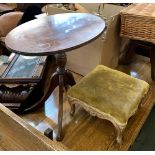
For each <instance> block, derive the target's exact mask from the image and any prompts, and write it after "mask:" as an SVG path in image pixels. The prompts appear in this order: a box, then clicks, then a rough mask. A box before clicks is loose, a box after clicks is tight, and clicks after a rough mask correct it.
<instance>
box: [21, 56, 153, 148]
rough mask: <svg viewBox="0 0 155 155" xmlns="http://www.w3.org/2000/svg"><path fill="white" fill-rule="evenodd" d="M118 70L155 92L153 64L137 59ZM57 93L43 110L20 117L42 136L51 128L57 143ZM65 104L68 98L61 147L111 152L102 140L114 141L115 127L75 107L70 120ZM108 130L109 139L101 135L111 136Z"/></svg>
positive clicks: (141, 58) (78, 77) (146, 59)
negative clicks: (151, 66)
mask: <svg viewBox="0 0 155 155" xmlns="http://www.w3.org/2000/svg"><path fill="white" fill-rule="evenodd" d="M117 69H118V70H121V71H123V72H125V73H127V74H129V75H131V76H134V77H137V78H139V79H143V80H145V81H147V82H149V83H150V85H151V88H152V89H151V91H152V92H154V91H155V83H154V82H153V81H152V80H151V77H150V63H149V59H148V58H146V57H142V56H138V55H135V57H134V59H133V60H132V63H131V64H130V65H128V66H121V65H120V66H118V67H117ZM74 77H75V79H76V81H78V80H79V79H80V78H81V76H80V75H77V74H74ZM57 92H58V88H57V89H56V90H55V91H54V92H53V94H52V95H51V96H50V98H49V99H48V100H47V101H46V104H45V107H43V108H42V109H38V110H37V111H36V112H33V113H30V114H25V115H22V116H21V117H22V118H23V119H24V120H26V121H27V122H28V123H29V124H30V125H32V126H33V127H35V128H36V129H38V130H39V131H41V132H43V131H44V130H45V129H47V128H48V127H50V128H52V129H53V130H54V139H55V136H56V130H57V113H58V93H57ZM64 97H65V96H64ZM66 100H67V99H66V97H65V103H64V115H63V132H64V139H63V141H62V143H63V144H65V145H66V146H67V147H68V148H69V149H71V150H108V148H109V144H108V143H106V142H103V140H104V139H110V138H111V137H114V135H115V130H114V128H113V126H112V125H111V124H110V123H109V122H108V121H104V120H101V119H98V118H96V117H92V116H90V115H89V114H88V113H87V112H86V111H85V110H83V109H82V108H81V107H79V106H76V113H75V115H74V116H73V117H71V116H70V115H69V111H70V106H69V104H68V103H67V101H66ZM154 101H155V93H154V94H153V93H152V96H151V100H150V102H154ZM137 121H138V120H137ZM105 123H106V124H107V125H108V126H109V128H106V129H105V128H104V125H105ZM108 130H111V136H108V137H106V136H107V135H106V134H102V133H103V132H104V133H106V132H109V131H108ZM103 148H104V149H103ZM114 150H115V149H114Z"/></svg>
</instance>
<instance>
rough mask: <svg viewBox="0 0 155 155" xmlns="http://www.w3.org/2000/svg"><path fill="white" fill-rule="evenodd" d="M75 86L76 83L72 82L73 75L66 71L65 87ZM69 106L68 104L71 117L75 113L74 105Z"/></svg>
mask: <svg viewBox="0 0 155 155" xmlns="http://www.w3.org/2000/svg"><path fill="white" fill-rule="evenodd" d="M75 84H76V82H75V80H74V77H73V75H72V74H71V73H70V72H68V71H66V72H65V85H66V86H68V85H70V86H73V85H75ZM67 88H68V87H67ZM66 90H67V89H66ZM69 104H70V107H71V110H70V115H71V116H73V115H74V113H75V104H72V103H71V102H69Z"/></svg>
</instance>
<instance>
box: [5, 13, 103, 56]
mask: <svg viewBox="0 0 155 155" xmlns="http://www.w3.org/2000/svg"><path fill="white" fill-rule="evenodd" d="M104 29H105V22H104V21H103V20H102V19H101V18H100V17H98V16H95V15H93V14H88V13H64V14H56V15H51V16H47V17H44V18H40V19H35V20H32V21H29V22H27V23H24V24H22V25H20V26H18V27H16V28H15V29H13V30H12V31H11V32H10V33H9V34H8V35H7V36H6V39H5V44H6V46H7V48H8V49H9V50H10V51H11V52H15V53H19V54H23V55H33V56H39V55H52V54H56V53H59V52H67V51H69V50H72V49H75V48H78V47H80V46H83V45H85V44H87V43H89V42H90V41H92V40H94V39H96V38H97V37H99V36H100V35H101V34H102V32H103V31H104Z"/></svg>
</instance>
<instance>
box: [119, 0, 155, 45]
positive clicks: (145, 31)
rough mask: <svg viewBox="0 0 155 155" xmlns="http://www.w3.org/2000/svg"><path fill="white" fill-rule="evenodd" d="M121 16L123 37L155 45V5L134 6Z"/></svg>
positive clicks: (122, 12)
mask: <svg viewBox="0 0 155 155" xmlns="http://www.w3.org/2000/svg"><path fill="white" fill-rule="evenodd" d="M120 14H121V32H120V35H121V36H124V37H128V38H130V39H136V40H143V41H148V42H152V43H155V4H152V3H150V4H143V3H141V4H133V5H130V6H129V7H127V8H126V9H124V10H122V11H121V12H120Z"/></svg>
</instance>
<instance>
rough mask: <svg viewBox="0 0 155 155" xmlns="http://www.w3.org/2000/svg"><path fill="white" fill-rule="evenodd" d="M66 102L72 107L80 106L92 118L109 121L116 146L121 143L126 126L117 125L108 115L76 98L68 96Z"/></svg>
mask: <svg viewBox="0 0 155 155" xmlns="http://www.w3.org/2000/svg"><path fill="white" fill-rule="evenodd" d="M68 101H69V102H70V103H72V104H74V105H75V104H79V105H81V106H82V107H83V108H84V109H85V110H86V111H87V112H89V113H90V115H92V116H97V117H98V118H101V119H105V120H108V121H110V122H111V123H112V124H113V126H114V127H115V129H116V141H117V143H118V144H121V143H122V136H123V131H124V129H125V127H126V124H120V123H117V121H115V119H114V118H112V117H111V116H110V115H108V114H106V113H102V112H101V111H100V110H99V109H96V108H94V107H92V106H90V105H88V104H86V103H85V102H83V101H81V100H78V99H76V98H73V97H71V96H68Z"/></svg>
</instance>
